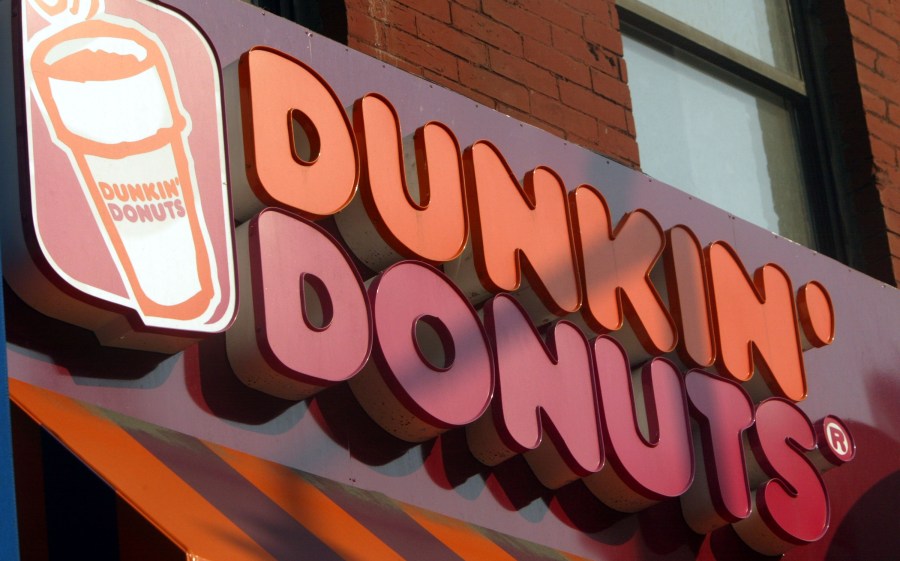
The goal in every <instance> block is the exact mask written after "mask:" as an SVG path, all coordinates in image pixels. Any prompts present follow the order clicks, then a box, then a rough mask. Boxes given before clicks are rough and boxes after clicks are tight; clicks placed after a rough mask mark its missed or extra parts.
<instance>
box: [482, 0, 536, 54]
mask: <svg viewBox="0 0 900 561" xmlns="http://www.w3.org/2000/svg"><path fill="white" fill-rule="evenodd" d="M482 10H483V11H484V13H485V14H487V15H488V16H490V17H492V18H494V19H495V20H497V21H498V22H500V23H502V24H505V25H507V26H509V27H511V28H512V29H515V30H517V31H518V32H519V33H520V34H521V35H522V36H524V37H531V38H532V39H535V40H537V41H539V42H541V43H543V44H545V45H549V44H550V41H551V38H550V22H548V21H547V20H545V19H543V18H541V17H539V16H537V15H535V14H532V13H529V12H526V11H525V10H523V9H521V8H519V7H517V6H513V5H511V4H510V3H509V2H507V1H506V0H482Z"/></svg>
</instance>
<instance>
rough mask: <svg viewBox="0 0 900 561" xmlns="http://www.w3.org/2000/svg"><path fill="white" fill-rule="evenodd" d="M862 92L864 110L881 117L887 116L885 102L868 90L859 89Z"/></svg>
mask: <svg viewBox="0 0 900 561" xmlns="http://www.w3.org/2000/svg"><path fill="white" fill-rule="evenodd" d="M860 93H862V101H863V107H864V108H865V110H866V112H868V113H872V114H873V115H878V116H879V117H881V118H886V117H887V102H886V101H885V100H884V99H883V98H882V97H881V96H878V95H875V94H874V93H872V92H871V91H869V90H860Z"/></svg>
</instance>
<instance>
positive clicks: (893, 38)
mask: <svg viewBox="0 0 900 561" xmlns="http://www.w3.org/2000/svg"><path fill="white" fill-rule="evenodd" d="M845 6H846V18H847V22H848V24H849V33H850V38H851V39H850V40H851V44H852V50H853V56H854V58H855V73H856V76H855V80H852V77H851V81H850V84H849V85H845V86H844V87H845V88H848V87H855V88H857V89H858V91H859V96H860V105H861V110H857V111H858V113H859V114H860V115H859V117H858V121H857V122H856V123H846V124H845V128H847V129H850V132H849V134H851V135H852V134H853V132H854V131H855V130H856V129H859V130H860V131H862V132H864V136H863V135H860V136H857V137H855V138H852V137H851V138H845V142H847V143H848V147H847V149H848V150H849V151H850V153H851V155H850V157H848V162H849V166H850V168H851V169H850V171H851V177H852V178H853V183H852V184H851V187H852V188H854V189H856V190H857V191H858V193H857V196H856V200H857V202H858V204H857V211H858V213H859V216H858V219H859V221H860V225H859V226H860V228H861V231H862V232H863V237H862V240H861V243H862V244H863V246H864V248H865V250H864V252H863V253H864V254H865V256H866V258H867V261H868V266H869V268H870V270H869V271H868V272H869V273H870V274H873V275H875V276H877V277H880V278H882V279H884V280H887V281H893V282H894V283H895V284H897V285H900V45H898V38H900V0H846V1H845ZM842 105H843V107H845V108H846V107H847V106H846V105H844V104H842ZM847 112H848V115H847V116H846V117H845V121H846V120H848V119H850V118H852V117H853V111H852V110H849V109H848V111H847ZM860 117H861V118H860ZM854 143H860V144H862V146H854V145H853V144H854ZM860 148H863V150H860Z"/></svg>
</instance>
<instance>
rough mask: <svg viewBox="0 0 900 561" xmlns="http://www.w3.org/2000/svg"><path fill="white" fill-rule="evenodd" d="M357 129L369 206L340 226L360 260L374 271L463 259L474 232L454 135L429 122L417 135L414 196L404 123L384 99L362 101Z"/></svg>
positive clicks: (355, 207) (355, 209)
mask: <svg viewBox="0 0 900 561" xmlns="http://www.w3.org/2000/svg"><path fill="white" fill-rule="evenodd" d="M353 127H354V129H355V130H356V138H357V142H358V145H359V150H360V157H361V159H362V177H361V181H360V195H361V199H362V201H359V200H355V201H353V203H351V205H350V207H349V208H348V209H347V210H345V211H344V212H342V213H340V214H339V215H338V216H337V217H336V218H337V224H338V227H339V228H340V229H341V234H342V235H343V237H344V240H345V241H346V242H347V243H348V245H349V246H350V247H351V249H353V251H354V253H356V255H357V256H358V257H359V258H360V259H362V260H363V262H365V263H366V265H368V266H369V268H370V269H373V270H375V271H378V270H381V269H384V268H385V267H387V266H388V265H391V264H392V263H396V262H397V261H400V260H401V259H403V258H412V259H424V260H426V261H429V262H431V263H443V262H446V261H452V260H453V259H456V258H457V257H459V254H460V253H462V250H463V248H464V247H465V246H466V239H467V237H468V229H469V225H468V222H467V219H466V210H465V199H464V196H463V173H462V159H461V158H460V155H459V144H458V143H457V141H456V137H455V136H453V133H452V132H451V131H450V129H448V128H447V127H446V126H444V125H442V124H441V123H437V122H430V123H426V124H425V125H424V126H422V127H420V128H419V129H418V130H417V131H416V134H415V152H416V157H415V161H412V162H409V165H410V167H411V168H412V169H411V170H410V176H411V177H416V176H417V178H418V181H415V182H414V186H413V188H412V191H413V192H415V191H418V196H414V195H413V194H412V193H411V189H410V187H409V186H407V177H406V176H407V170H406V164H405V163H404V152H403V150H404V145H403V140H402V138H401V132H400V118H399V117H398V115H397V112H396V111H395V110H394V107H393V106H392V105H391V103H390V102H389V101H388V100H387V99H385V98H384V97H382V96H380V95H378V94H369V95H367V96H365V97H363V98H362V99H360V100H357V102H356V103H355V104H354V106H353ZM416 172H418V173H417V175H413V174H416ZM416 185H417V187H416ZM376 232H377V234H376ZM385 242H386V243H385Z"/></svg>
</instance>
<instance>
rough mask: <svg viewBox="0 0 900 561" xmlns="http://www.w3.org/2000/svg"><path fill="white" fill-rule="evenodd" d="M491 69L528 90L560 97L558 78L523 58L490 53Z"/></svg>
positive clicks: (498, 52) (491, 51) (497, 52)
mask: <svg viewBox="0 0 900 561" xmlns="http://www.w3.org/2000/svg"><path fill="white" fill-rule="evenodd" d="M488 56H489V58H490V62H491V69H493V70H494V71H495V72H497V73H498V74H502V75H503V76H506V77H507V78H509V79H511V80H513V81H515V82H518V83H520V84H522V85H523V86H525V87H526V88H528V89H531V90H536V91H539V92H541V93H543V94H546V95H548V96H550V97H555V98H558V97H559V90H558V88H557V86H556V77H554V76H553V74H551V73H550V71H549V70H547V69H545V68H541V67H539V66H535V65H533V64H531V63H530V62H528V61H527V60H525V59H524V58H522V57H517V56H513V55H510V54H509V53H504V52H502V51H498V50H496V49H491V50H490V52H489V53H488Z"/></svg>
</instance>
